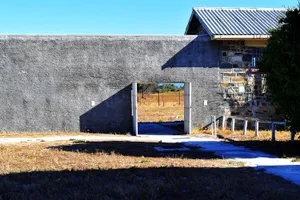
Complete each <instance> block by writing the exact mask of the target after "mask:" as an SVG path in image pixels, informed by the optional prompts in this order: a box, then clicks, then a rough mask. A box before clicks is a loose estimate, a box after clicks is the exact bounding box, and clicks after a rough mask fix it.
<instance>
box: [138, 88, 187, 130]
mask: <svg viewBox="0 0 300 200" xmlns="http://www.w3.org/2000/svg"><path fill="white" fill-rule="evenodd" d="M132 91H133V94H132V96H133V98H132V105H133V112H132V113H133V131H134V134H135V135H181V134H189V133H190V129H191V126H190V121H191V120H190V118H191V116H190V114H191V105H190V104H191V98H190V94H191V84H190V83H133V90H132Z"/></svg>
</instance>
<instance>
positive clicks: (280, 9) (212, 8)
mask: <svg viewBox="0 0 300 200" xmlns="http://www.w3.org/2000/svg"><path fill="white" fill-rule="evenodd" d="M193 10H270V11H271V10H278V11H286V10H288V8H250V7H249V8H247V7H193Z"/></svg>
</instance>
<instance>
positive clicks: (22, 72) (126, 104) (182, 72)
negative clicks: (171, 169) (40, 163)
mask: <svg viewBox="0 0 300 200" xmlns="http://www.w3.org/2000/svg"><path fill="white" fill-rule="evenodd" d="M219 54H220V51H219V44H218V43H215V42H212V41H210V40H209V38H208V37H201V36H21V35H20V36H14V35H7V36H5V35H2V36H0V72H1V75H0V86H1V87H0V96H1V98H0V113H1V115H0V131H2V132H4V131H10V132H17V131H30V132H31V131H90V132H129V131H131V130H132V116H131V83H132V82H160V83H163V82H168V83H169V82H191V83H192V123H193V127H198V126H205V125H207V124H208V123H209V122H210V116H211V115H217V116H219V115H222V113H221V110H220V105H222V102H223V96H222V95H221V91H222V90H221V88H220V70H219V68H218V64H219V58H220V57H219ZM204 100H207V101H208V105H207V106H205V105H204V103H203V101H204Z"/></svg>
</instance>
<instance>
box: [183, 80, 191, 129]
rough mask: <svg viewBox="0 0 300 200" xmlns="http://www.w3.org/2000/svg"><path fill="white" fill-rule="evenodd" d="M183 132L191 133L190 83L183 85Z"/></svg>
mask: <svg viewBox="0 0 300 200" xmlns="http://www.w3.org/2000/svg"><path fill="white" fill-rule="evenodd" d="M184 132H185V133H186V134H191V132H192V83H189V82H187V83H184Z"/></svg>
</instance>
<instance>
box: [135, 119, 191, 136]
mask: <svg viewBox="0 0 300 200" xmlns="http://www.w3.org/2000/svg"><path fill="white" fill-rule="evenodd" d="M138 129H139V135H184V134H185V133H184V122H183V121H175V122H139V123H138Z"/></svg>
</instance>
